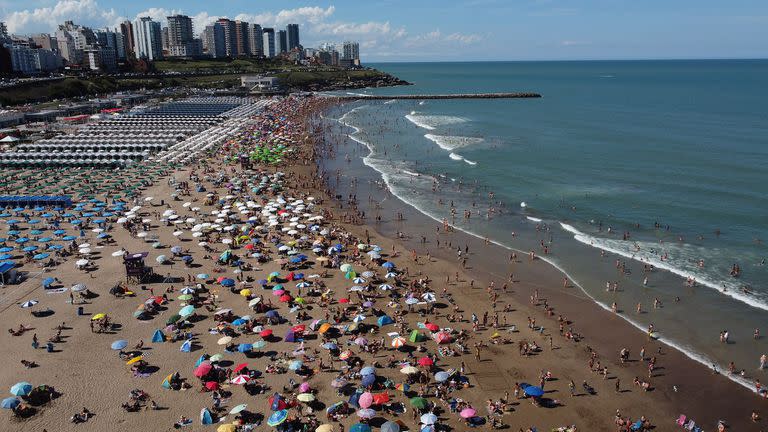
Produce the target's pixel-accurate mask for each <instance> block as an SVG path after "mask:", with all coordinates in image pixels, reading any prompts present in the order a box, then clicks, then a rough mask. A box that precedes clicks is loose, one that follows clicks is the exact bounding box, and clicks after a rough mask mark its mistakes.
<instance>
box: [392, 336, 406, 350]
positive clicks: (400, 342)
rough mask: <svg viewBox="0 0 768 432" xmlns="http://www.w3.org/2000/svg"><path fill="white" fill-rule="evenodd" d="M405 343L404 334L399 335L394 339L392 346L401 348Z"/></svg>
mask: <svg viewBox="0 0 768 432" xmlns="http://www.w3.org/2000/svg"><path fill="white" fill-rule="evenodd" d="M403 345H405V338H404V337H402V336H397V337H395V338H394V339H392V348H400V347H402V346H403Z"/></svg>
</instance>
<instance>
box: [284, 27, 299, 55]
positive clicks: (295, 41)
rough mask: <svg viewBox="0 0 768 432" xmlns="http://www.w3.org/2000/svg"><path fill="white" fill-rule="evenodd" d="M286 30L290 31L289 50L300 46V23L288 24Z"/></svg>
mask: <svg viewBox="0 0 768 432" xmlns="http://www.w3.org/2000/svg"><path fill="white" fill-rule="evenodd" d="M285 30H286V32H287V33H288V51H291V50H292V49H294V48H298V47H299V45H301V42H300V41H299V25H298V24H288V26H286V28H285Z"/></svg>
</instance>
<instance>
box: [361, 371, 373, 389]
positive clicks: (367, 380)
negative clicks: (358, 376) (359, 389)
mask: <svg viewBox="0 0 768 432" xmlns="http://www.w3.org/2000/svg"><path fill="white" fill-rule="evenodd" d="M374 383H376V375H373V374H371V375H364V376H363V379H362V380H361V381H360V384H362V386H363V387H370V386H372V385H373V384H374Z"/></svg>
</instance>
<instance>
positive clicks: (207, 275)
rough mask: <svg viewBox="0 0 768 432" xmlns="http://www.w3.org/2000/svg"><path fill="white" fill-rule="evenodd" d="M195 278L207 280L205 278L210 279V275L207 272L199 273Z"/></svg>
mask: <svg viewBox="0 0 768 432" xmlns="http://www.w3.org/2000/svg"><path fill="white" fill-rule="evenodd" d="M197 278H198V279H205V280H207V279H210V278H211V276H210V275H209V274H208V273H200V274H198V275H197Z"/></svg>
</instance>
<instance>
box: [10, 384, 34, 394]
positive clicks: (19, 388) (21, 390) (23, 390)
mask: <svg viewBox="0 0 768 432" xmlns="http://www.w3.org/2000/svg"><path fill="white" fill-rule="evenodd" d="M31 392H32V384H30V383H28V382H26V381H22V382H18V383H16V384H14V385H13V387H11V394H12V395H14V396H27V395H29V394H30V393H31Z"/></svg>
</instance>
